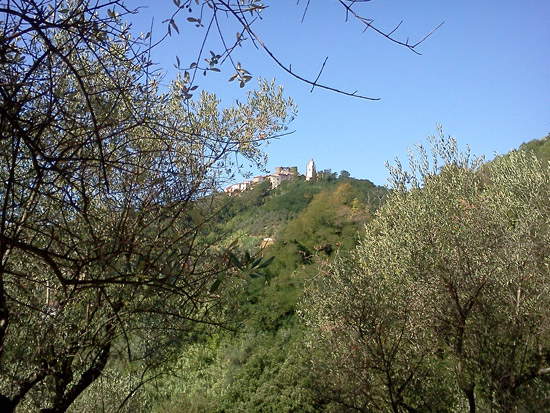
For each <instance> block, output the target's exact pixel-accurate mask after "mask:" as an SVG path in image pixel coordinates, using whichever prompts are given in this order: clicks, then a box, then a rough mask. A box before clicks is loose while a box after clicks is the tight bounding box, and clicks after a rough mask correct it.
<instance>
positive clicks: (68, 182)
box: [0, 0, 295, 412]
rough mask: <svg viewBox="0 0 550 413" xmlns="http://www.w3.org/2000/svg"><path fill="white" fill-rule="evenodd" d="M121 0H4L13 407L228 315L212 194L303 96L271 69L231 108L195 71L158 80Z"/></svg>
mask: <svg viewBox="0 0 550 413" xmlns="http://www.w3.org/2000/svg"><path fill="white" fill-rule="evenodd" d="M114 6H117V7H119V10H124V9H123V7H124V4H123V2H119V1H108V2H107V1H106V2H97V1H87V0H69V1H64V2H52V1H9V2H7V3H3V4H2V5H1V6H0V13H2V17H1V23H0V28H1V31H0V47H1V49H2V55H1V56H2V57H1V60H0V96H1V99H2V103H1V105H0V130H1V135H0V185H1V186H0V204H1V212H0V410H1V411H3V412H4V411H5V412H9V411H13V410H15V409H16V408H17V409H19V408H25V407H26V408H28V409H30V410H32V411H36V410H40V411H43V412H61V411H66V410H67V409H68V407H69V406H70V405H71V404H72V403H73V402H74V401H75V399H76V398H77V397H78V396H79V395H80V394H81V393H82V392H83V391H84V390H85V389H86V388H88V386H90V384H92V383H93V382H94V381H95V380H97V378H98V377H99V376H100V375H101V373H102V372H103V370H104V369H105V366H106V365H107V363H108V361H109V360H110V359H112V358H113V357H114V356H116V357H117V358H124V359H126V360H130V361H134V360H142V361H143V360H144V361H147V363H148V364H154V363H156V362H160V361H162V360H161V359H162V356H163V354H164V353H165V350H166V349H167V348H169V345H172V344H177V340H178V339H180V338H181V337H182V335H183V334H185V333H186V332H188V331H189V330H192V329H194V328H196V327H195V326H196V325H197V324H200V323H203V324H219V323H220V321H221V320H222V319H223V311H222V310H221V309H218V308H220V304H221V297H220V295H219V294H218V292H219V290H220V284H222V285H225V286H226V288H231V285H232V284H231V278H230V277H229V278H228V277H227V274H229V275H230V273H231V268H230V266H229V265H228V259H227V257H226V256H225V255H224V252H223V251H221V250H220V249H219V248H216V246H215V245H212V242H211V241H208V242H207V241H206V240H205V237H204V236H203V233H204V231H206V226H207V224H208V222H209V220H210V219H212V216H214V215H215V213H216V211H215V209H214V208H213V206H212V205H213V204H212V199H213V197H212V194H213V193H214V192H215V191H216V190H217V188H218V187H219V184H220V180H221V179H222V177H223V176H225V175H227V174H229V173H231V168H232V165H233V164H234V158H235V157H236V156H237V157H244V158H245V159H249V160H251V161H252V162H255V163H261V162H262V159H263V155H262V150H261V145H262V143H263V142H264V141H265V140H267V139H269V138H271V137H273V136H275V135H277V134H280V133H281V132H283V130H284V128H285V127H286V124H287V123H288V121H289V120H290V119H291V117H292V115H293V113H294V111H295V109H294V105H293V103H292V102H291V101H290V100H288V99H285V98H284V97H283V94H282V90H281V89H280V88H278V87H276V86H275V85H274V84H273V83H269V82H260V86H259V88H258V89H257V90H253V91H251V92H250V93H249V94H248V98H247V100H246V101H244V102H240V103H237V104H236V105H235V106H234V107H229V108H221V107H220V102H219V101H218V99H217V98H216V96H215V95H214V94H211V93H207V92H203V93H201V94H200V96H198V97H195V98H193V99H192V96H190V91H189V89H190V88H189V87H188V84H189V74H187V75H186V74H185V73H183V74H182V75H181V76H179V77H178V78H177V79H175V80H174V81H173V82H171V85H170V87H169V89H167V90H160V89H159V86H158V85H159V82H158V80H159V79H158V77H157V76H156V74H155V73H154V71H152V70H151V62H150V61H149V59H148V58H147V56H148V52H149V49H150V45H149V43H148V42H147V39H144V38H134V37H133V36H132V34H131V31H130V29H129V26H128V25H126V24H125V23H124V22H123V20H122V17H121V15H122V14H121V13H115V12H114V11H113V10H112V8H113V7H114ZM224 275H226V276H225V277H224Z"/></svg>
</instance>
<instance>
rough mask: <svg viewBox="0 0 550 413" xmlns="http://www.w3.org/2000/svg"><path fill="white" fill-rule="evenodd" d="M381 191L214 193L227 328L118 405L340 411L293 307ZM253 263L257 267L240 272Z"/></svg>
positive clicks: (352, 183)
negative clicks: (225, 272) (226, 273)
mask: <svg viewBox="0 0 550 413" xmlns="http://www.w3.org/2000/svg"><path fill="white" fill-rule="evenodd" d="M549 145H550V137H549V136H547V137H545V138H543V139H541V140H534V141H531V142H528V143H526V144H523V145H522V146H521V147H520V148H519V149H520V150H525V151H527V152H530V153H533V154H535V155H536V156H537V157H538V158H539V159H542V160H548V155H549V153H550V151H549V148H550V146H549ZM505 157H506V156H504V158H505ZM493 162H494V161H492V162H490V163H488V164H487V165H486V166H489V165H491V164H492V163H493ZM388 192H389V191H388V189H387V188H385V187H380V186H376V185H374V184H373V183H372V182H370V181H368V180H359V179H354V178H350V177H349V174H348V173H341V174H340V175H339V176H337V175H336V174H333V173H324V174H321V175H320V176H319V178H318V179H317V180H314V181H305V179H304V178H303V177H302V178H300V177H298V178H296V179H294V180H291V181H287V182H283V183H282V184H281V185H279V186H278V187H277V188H275V189H271V188H270V185H269V183H268V182H262V183H259V184H257V185H255V186H253V187H252V188H250V189H247V190H245V191H243V192H241V193H235V194H232V195H228V194H218V195H216V196H215V197H214V199H213V200H212V202H213V208H216V209H217V210H218V214H217V220H216V222H213V223H212V226H211V227H209V228H208V229H207V230H206V233H205V237H206V238H210V241H211V242H216V243H217V245H222V246H223V247H224V248H225V249H226V251H229V253H230V257H231V259H232V260H235V262H236V266H237V267H239V268H242V269H243V271H242V273H243V274H244V276H241V279H240V281H239V282H241V287H240V288H238V289H236V290H233V291H237V293H235V295H234V296H231V297H229V298H228V312H229V313H230V320H231V321H232V323H230V324H229V325H228V327H229V328H228V329H226V330H224V329H220V328H217V327H212V328H207V329H206V331H205V330H204V329H201V330H200V331H197V333H196V334H195V335H194V336H193V337H194V338H193V340H192V341H191V342H186V343H181V351H180V352H179V354H176V355H174V359H173V361H172V363H171V368H170V369H168V370H166V371H164V370H163V371H161V372H159V378H157V379H156V381H155V385H154V386H144V387H143V388H142V389H141V391H140V392H137V393H136V395H135V396H134V398H133V399H132V403H128V404H127V406H126V407H127V408H128V409H129V410H131V409H132V406H133V408H134V409H135V408H138V409H142V410H146V411H153V412H159V413H160V412H289V411H299V412H319V411H327V412H328V411H345V409H344V410H342V406H340V405H335V404H334V400H331V399H330V398H327V395H326V391H325V389H324V386H323V384H322V383H320V382H319V381H318V378H317V377H315V376H314V373H313V370H312V369H311V368H310V364H309V363H311V355H310V354H306V353H307V352H304V348H306V347H305V346H306V343H307V342H308V340H311V336H308V333H307V329H306V327H305V326H304V325H303V324H302V320H301V319H299V317H298V314H297V308H298V307H299V305H298V304H299V303H300V300H301V299H302V296H303V295H304V288H305V286H306V285H308V282H309V281H311V280H312V279H314V278H315V277H323V276H324V271H325V268H326V267H327V266H329V265H330V264H331V262H332V261H333V258H334V257H335V256H336V255H340V256H346V255H348V253H349V252H350V251H351V250H352V249H353V248H354V247H355V246H356V245H357V243H358V240H359V239H360V237H361V236H362V234H364V227H365V225H369V222H370V221H371V220H372V219H373V217H374V213H375V211H376V210H377V209H378V208H379V207H380V206H381V205H382V203H383V202H384V199H385V198H386V196H387V195H388ZM260 258H261V261H259V260H260ZM252 262H255V263H256V264H257V263H258V262H261V263H262V264H260V265H259V266H258V265H256V268H254V270H253V271H249V270H247V268H250V267H254V264H252V265H250V263H252ZM221 290H223V287H222V288H221ZM220 294H222V292H220ZM205 333H206V334H205ZM321 357H324V356H321ZM115 388H116V387H115ZM101 391H102V392H103V393H102V397H103V398H105V397H107V398H108V397H113V398H115V399H116V398H117V397H119V395H117V394H115V393H112V394H111V395H108V394H109V391H112V390H111V389H110V388H107V387H105V388H103V389H102V390H101ZM75 411H80V410H78V409H76V410H75ZM81 411H85V409H84V410H81Z"/></svg>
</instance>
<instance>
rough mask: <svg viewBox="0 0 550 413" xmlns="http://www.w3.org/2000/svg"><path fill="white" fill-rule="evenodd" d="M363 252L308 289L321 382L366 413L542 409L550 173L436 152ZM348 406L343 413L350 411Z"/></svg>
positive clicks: (516, 158)
mask: <svg viewBox="0 0 550 413" xmlns="http://www.w3.org/2000/svg"><path fill="white" fill-rule="evenodd" d="M433 154H434V159H435V160H436V161H437V160H439V161H442V163H441V164H440V166H437V164H436V165H435V166H434V167H433V168H430V167H429V158H428V156H427V154H426V153H425V152H421V156H420V158H419V159H418V161H417V162H413V164H412V165H411V170H410V171H405V170H403V169H402V168H400V167H397V168H396V169H394V170H393V178H394V190H393V191H392V194H391V196H390V197H389V199H388V201H387V202H386V204H385V205H384V206H383V207H382V208H381V209H380V210H379V212H378V213H377V216H376V219H375V220H373V221H372V223H371V224H370V225H368V226H367V231H366V234H365V235H364V236H363V237H362V239H361V242H360V244H359V245H358V246H357V248H356V249H355V250H354V251H353V253H352V254H351V255H349V256H342V257H340V258H339V259H337V260H336V261H334V262H332V263H331V264H330V265H329V266H328V268H327V269H326V270H325V271H322V272H321V273H320V274H319V276H318V277H317V279H316V280H315V282H314V283H312V285H311V286H310V288H309V289H308V294H307V299H306V300H305V301H304V314H305V319H306V321H307V322H308V324H309V325H310V326H311V327H312V329H313V330H312V331H311V333H310V334H311V335H310V338H309V340H310V341H309V346H310V347H311V348H312V350H313V354H314V357H313V363H314V370H315V371H316V372H317V374H318V376H319V379H320V380H321V381H322V384H323V386H324V388H325V391H326V392H327V393H328V394H330V395H331V397H333V398H334V399H335V400H337V401H338V403H339V404H340V405H341V406H350V407H353V409H356V410H358V411H365V412H370V411H393V412H407V411H449V412H451V411H464V410H469V411H470V412H475V411H478V410H479V411H504V412H512V411H518V409H520V411H533V412H534V411H542V410H544V409H545V408H547V407H548V405H547V403H548V392H549V391H550V386H549V382H548V374H549V373H550V369H549V365H550V329H549V326H550V310H549V309H550V290H549V286H550V282H549V281H550V271H549V267H550V261H549V257H550V254H549V253H550V249H549V246H550V204H549V202H548V194H549V193H550V173H549V170H548V168H547V167H546V165H543V163H542V162H541V161H539V160H538V159H537V158H536V157H534V156H532V155H531V154H529V153H525V152H523V151H518V152H513V153H511V154H509V155H507V156H505V157H501V158H498V159H496V160H495V161H493V162H491V163H490V164H486V165H483V167H482V165H481V164H480V163H479V162H477V161H476V160H471V159H470V158H469V157H468V155H467V154H466V155H462V154H460V153H459V152H458V151H457V148H456V145H455V144H454V142H453V141H450V142H449V141H444V140H441V141H436V142H435V146H434V150H433ZM342 408H343V407H342Z"/></svg>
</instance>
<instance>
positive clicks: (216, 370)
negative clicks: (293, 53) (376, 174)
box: [153, 174, 387, 412]
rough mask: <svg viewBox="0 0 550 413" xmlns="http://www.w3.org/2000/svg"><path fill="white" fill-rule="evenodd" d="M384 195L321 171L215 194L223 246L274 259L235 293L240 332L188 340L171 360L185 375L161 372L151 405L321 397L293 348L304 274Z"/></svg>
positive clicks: (288, 406)
mask: <svg viewBox="0 0 550 413" xmlns="http://www.w3.org/2000/svg"><path fill="white" fill-rule="evenodd" d="M386 194H387V189H386V188H384V187H380V186H376V185H374V184H373V183H372V182H370V181H368V180H358V179H353V178H349V177H348V174H342V175H341V176H340V177H337V176H336V174H325V175H324V176H321V177H320V178H319V179H318V180H316V181H305V180H304V179H303V178H302V179H299V178H298V179H296V180H293V181H289V182H284V183H283V184H281V185H280V186H279V187H277V188H276V189H273V190H271V189H270V188H269V184H268V183H265V182H264V183H261V184H258V185H257V186H255V187H254V188H252V189H250V190H247V191H244V192H242V193H240V194H238V195H233V196H227V195H223V196H222V197H221V198H220V199H218V200H217V201H218V202H219V204H220V205H221V206H220V208H221V214H220V219H219V221H218V222H217V223H216V230H215V231H214V232H216V234H217V235H218V236H222V237H223V238H224V242H223V243H224V244H225V245H227V246H229V245H231V246H232V248H233V249H234V250H235V251H236V255H240V256H243V254H245V255H246V256H248V254H250V255H251V256H258V255H261V256H263V257H265V258H269V257H274V260H273V261H272V262H271V264H270V265H269V266H268V267H267V268H265V269H263V270H262V274H261V276H257V275H253V277H255V278H253V279H251V280H250V282H248V285H247V287H246V289H245V291H244V292H243V293H242V294H241V296H239V297H238V306H237V307H238V308H239V314H238V319H239V320H241V325H240V329H239V330H238V331H236V332H221V333H220V332H219V331H218V332H216V333H215V334H214V335H213V336H211V337H209V338H208V339H206V340H205V341H200V342H198V343H194V344H192V345H190V347H189V348H187V349H186V352H184V353H182V355H181V356H180V358H179V359H178V361H177V368H176V370H178V368H181V369H182V371H180V373H183V369H185V375H184V376H183V378H182V376H181V374H177V376H179V378H172V379H166V381H165V382H164V383H163V387H162V388H161V391H160V392H159V394H157V395H156V397H157V398H158V399H157V401H156V402H155V403H153V404H154V405H155V406H156V409H157V410H156V411H158V412H161V411H162V412H164V411H174V412H175V411H220V412H221V411H226V412H231V411H234V412H243V411H247V412H253V411H289V410H298V411H314V410H316V408H314V407H313V406H314V405H316V404H318V403H319V402H320V400H319V399H318V396H317V395H316V394H315V392H314V391H313V390H312V388H311V383H310V379H309V377H308V374H307V373H306V369H305V366H304V365H303V363H304V361H303V360H302V359H301V356H300V353H299V351H298V350H299V348H300V347H301V340H302V338H303V331H302V327H301V326H300V325H298V322H297V317H296V314H295V310H296V304H297V302H298V300H299V299H300V297H301V295H302V292H303V286H304V281H305V280H306V279H309V278H311V277H313V276H315V275H316V274H317V273H318V272H319V270H320V268H321V267H322V266H323V265H324V264H325V263H326V262H327V261H329V260H331V258H332V257H333V256H334V254H335V253H336V251H340V252H341V253H345V251H347V250H349V249H350V248H351V247H353V246H354V245H355V244H356V240H357V234H358V233H359V231H361V228H362V227H363V226H364V225H365V224H366V223H367V222H368V221H369V220H370V219H371V218H372V216H373V213H374V211H375V210H376V209H377V208H378V206H379V205H380V204H381V202H382V201H383V199H384V196H385V195H386ZM266 239H267V242H266ZM262 247H263V248H262ZM162 399H163V400H162ZM160 400H162V402H161V401H160ZM182 405H186V406H189V407H188V410H180V409H181V406H182ZM178 406H180V407H178Z"/></svg>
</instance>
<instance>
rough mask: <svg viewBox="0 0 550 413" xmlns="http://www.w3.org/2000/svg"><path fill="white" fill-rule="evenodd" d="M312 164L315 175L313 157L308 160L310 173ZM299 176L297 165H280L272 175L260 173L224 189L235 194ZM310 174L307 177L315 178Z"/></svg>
mask: <svg viewBox="0 0 550 413" xmlns="http://www.w3.org/2000/svg"><path fill="white" fill-rule="evenodd" d="M310 164H312V165H313V169H312V171H313V172H312V175H311V176H312V177H315V163H314V162H313V159H312V160H311V161H309V162H308V164H307V165H308V174H309V171H310ZM298 176H299V173H298V167H297V166H278V167H276V168H275V172H274V173H272V174H271V175H259V176H255V177H254V178H252V180H250V181H244V182H239V183H237V184H233V185H229V186H227V187H226V188H225V189H224V191H225V192H226V193H228V194H230V195H231V194H235V193H239V192H243V191H246V190H247V189H249V188H251V187H252V186H254V185H256V184H258V183H260V182H264V181H269V183H270V184H271V188H277V187H278V186H279V185H281V183H282V182H285V181H290V180H292V179H295V178H297V177H298ZM308 176H310V175H306V179H307V180H308V181H309V180H310V179H313V178H311V177H310V178H308Z"/></svg>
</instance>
